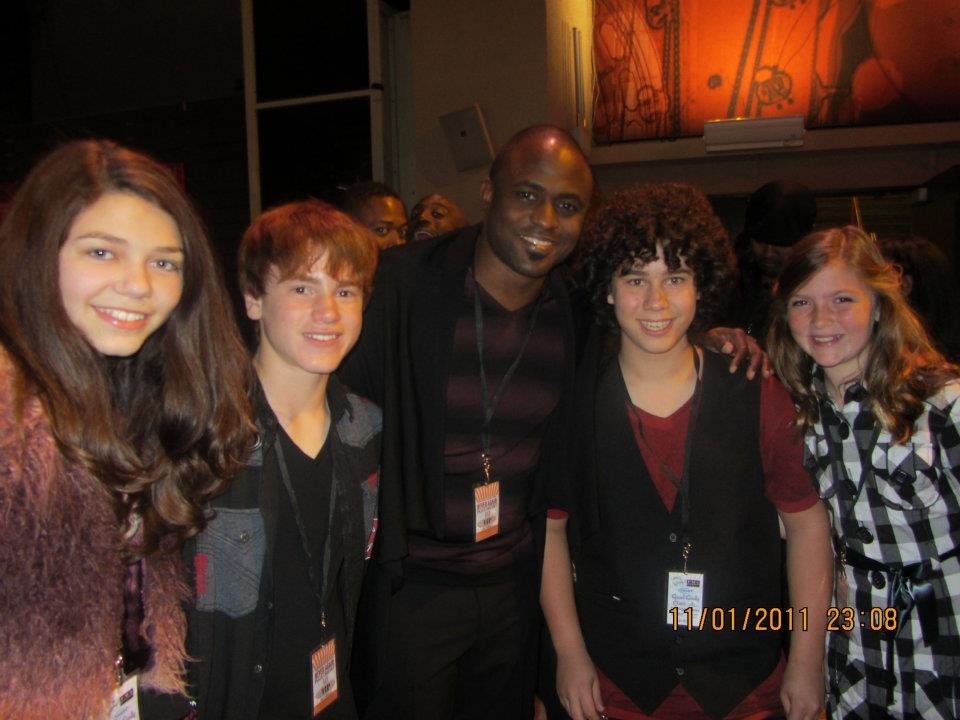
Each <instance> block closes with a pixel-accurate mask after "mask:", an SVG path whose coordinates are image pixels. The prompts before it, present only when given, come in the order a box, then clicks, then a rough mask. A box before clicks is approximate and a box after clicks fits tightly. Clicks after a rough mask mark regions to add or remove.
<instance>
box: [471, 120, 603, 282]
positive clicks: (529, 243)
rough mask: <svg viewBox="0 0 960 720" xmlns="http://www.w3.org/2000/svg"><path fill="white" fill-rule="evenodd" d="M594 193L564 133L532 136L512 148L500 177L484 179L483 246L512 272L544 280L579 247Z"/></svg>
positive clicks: (521, 278) (583, 163)
mask: <svg viewBox="0 0 960 720" xmlns="http://www.w3.org/2000/svg"><path fill="white" fill-rule="evenodd" d="M592 193H593V177H592V175H591V172H590V167H589V166H588V165H587V163H586V161H585V160H584V158H583V155H582V154H581V153H580V151H579V149H577V148H575V147H572V146H571V144H570V142H569V141H567V140H565V139H563V138H562V137H560V136H558V135H545V136H534V137H531V138H528V139H526V140H525V141H524V142H523V143H521V144H520V145H518V146H517V147H515V148H513V149H512V150H511V151H510V156H509V157H508V158H506V161H505V162H504V163H503V166H502V168H501V170H500V172H499V173H498V175H497V177H496V178H488V179H487V180H485V181H484V184H483V200H484V202H485V203H487V204H488V210H487V216H486V220H485V223H484V227H483V233H482V235H481V238H480V242H481V245H484V244H485V245H486V246H487V247H489V249H490V250H491V251H492V254H493V255H494V256H495V257H496V258H497V260H498V261H499V264H500V266H501V268H500V269H501V270H502V271H504V272H506V274H507V275H508V276H513V277H514V278H515V279H517V280H519V281H521V282H523V281H527V280H529V279H531V278H534V279H536V278H543V277H544V276H546V274H547V273H548V272H549V271H550V270H551V269H552V268H553V267H554V266H556V265H558V264H559V263H561V262H563V261H564V260H565V259H566V258H567V256H568V255H569V254H570V253H571V252H572V251H573V249H574V247H576V244H577V239H578V238H579V237H580V229H581V227H582V225H583V218H584V215H585V213H586V211H587V206H588V205H589V202H590V197H591V194H592Z"/></svg>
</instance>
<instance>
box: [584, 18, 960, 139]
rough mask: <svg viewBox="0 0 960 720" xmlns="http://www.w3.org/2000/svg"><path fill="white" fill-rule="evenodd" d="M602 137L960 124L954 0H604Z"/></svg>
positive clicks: (598, 53) (598, 129)
mask: <svg viewBox="0 0 960 720" xmlns="http://www.w3.org/2000/svg"><path fill="white" fill-rule="evenodd" d="M594 53H595V66H596V73H597V81H596V86H595V108H594V140H595V141H596V142H601V143H602V142H618V141H624V140H642V139H652V138H675V137H684V136H695V135H700V134H702V132H703V124H704V122H705V121H707V120H713V119H718V118H734V117H750V118H756V117H779V116H787V115H800V116H802V117H803V118H804V124H805V126H806V127H807V128H822V127H838V126H849V125H874V124H896V123H914V122H924V121H938V120H956V119H960V3H958V2H956V0H872V1H868V0H724V1H723V2H716V0H662V1H658V0H595V12H594Z"/></svg>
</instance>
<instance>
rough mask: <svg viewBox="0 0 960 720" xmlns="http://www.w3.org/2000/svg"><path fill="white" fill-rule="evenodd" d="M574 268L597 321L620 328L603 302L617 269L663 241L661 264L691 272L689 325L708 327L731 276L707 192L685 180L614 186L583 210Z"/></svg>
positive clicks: (653, 252)
mask: <svg viewBox="0 0 960 720" xmlns="http://www.w3.org/2000/svg"><path fill="white" fill-rule="evenodd" d="M580 246H581V252H580V254H579V255H578V262H577V265H578V268H577V269H578V271H579V275H580V279H581V284H582V287H583V289H584V291H585V292H586V294H587V296H588V298H589V300H590V304H591V305H592V307H593V310H594V317H595V318H596V321H597V323H598V324H599V325H600V326H601V327H603V328H605V329H607V330H609V331H611V332H613V333H619V331H620V327H619V325H618V324H617V318H616V316H615V314H614V310H613V307H612V306H611V305H610V304H609V303H608V302H607V295H608V294H609V293H610V283H611V281H612V280H613V277H614V276H615V275H623V274H625V273H626V272H627V271H628V270H629V269H630V268H631V267H632V266H633V264H634V263H635V262H637V261H639V262H641V263H648V262H652V261H653V260H655V259H656V257H657V248H658V247H662V248H663V256H664V260H665V262H666V263H667V267H668V268H669V269H670V270H672V271H675V270H677V269H679V267H680V263H681V261H685V262H686V264H687V267H688V268H690V270H691V271H692V272H693V276H694V282H695V283H696V287H697V292H698V293H699V299H698V300H697V311H696V315H695V316H694V319H693V322H692V323H691V325H690V332H692V333H694V334H695V335H696V334H697V333H701V332H703V331H705V330H707V329H709V328H710V327H711V326H712V325H713V323H714V321H715V319H716V318H717V317H719V316H720V315H721V314H722V313H723V311H724V310H725V309H726V306H727V303H728V301H729V297H730V293H731V291H732V290H733V288H734V285H735V282H736V278H737V265H736V258H735V256H734V254H733V246H732V245H731V243H730V237H729V235H728V234H727V231H726V230H725V229H724V227H723V225H722V224H721V222H720V220H719V219H718V218H717V216H716V214H715V213H714V211H713V207H712V206H711V205H710V201H709V200H708V199H707V197H706V195H704V194H703V193H702V192H700V191H699V190H697V189H696V188H695V187H693V186H691V185H685V184H682V183H662V184H649V185H637V186H635V187H633V188H629V189H627V190H621V191H620V192H617V193H614V194H613V195H612V196H611V197H609V198H608V199H606V200H603V201H601V202H600V203H599V204H598V205H597V206H596V207H594V208H593V210H592V211H591V212H590V214H589V215H588V217H587V219H586V221H585V222H584V228H583V232H582V234H581V236H580Z"/></svg>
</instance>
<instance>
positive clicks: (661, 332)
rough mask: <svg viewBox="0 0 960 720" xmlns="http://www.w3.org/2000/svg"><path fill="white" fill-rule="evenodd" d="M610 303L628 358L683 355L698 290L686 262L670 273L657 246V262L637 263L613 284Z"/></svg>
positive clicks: (617, 276)
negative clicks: (639, 355) (633, 356)
mask: <svg viewBox="0 0 960 720" xmlns="http://www.w3.org/2000/svg"><path fill="white" fill-rule="evenodd" d="M607 302H608V303H610V304H611V305H613V310H614V315H615V316H616V319H617V324H618V325H619V326H620V348H621V352H622V353H626V354H628V355H636V354H638V353H639V354H641V355H657V356H665V355H670V354H677V355H678V354H680V353H682V352H683V351H684V350H685V349H686V348H687V347H689V342H688V340H687V330H689V329H690V324H691V323H692V322H693V318H694V316H695V315H696V312H697V288H696V283H695V282H694V277H693V272H692V271H691V270H690V268H688V267H687V264H686V263H685V262H681V264H680V267H679V268H677V269H676V270H670V268H669V267H667V264H666V262H664V259H663V249H662V248H661V247H659V246H658V247H657V258H656V260H654V261H652V262H649V263H646V264H643V263H640V262H637V263H635V264H634V265H633V266H632V267H631V268H630V269H628V270H627V272H626V273H624V274H619V273H618V274H616V275H614V277H613V278H612V280H611V281H610V294H609V295H608V296H607Z"/></svg>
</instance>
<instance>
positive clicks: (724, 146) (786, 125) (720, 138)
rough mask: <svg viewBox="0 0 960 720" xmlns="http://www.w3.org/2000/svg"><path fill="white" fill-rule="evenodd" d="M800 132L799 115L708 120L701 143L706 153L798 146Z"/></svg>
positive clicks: (800, 141)
mask: <svg viewBox="0 0 960 720" xmlns="http://www.w3.org/2000/svg"><path fill="white" fill-rule="evenodd" d="M803 132H804V129H803V117H802V116H801V115H789V116H787V117H768V118H735V119H732V120H708V121H707V122H705V123H704V125H703V144H704V147H705V149H706V151H707V152H731V151H736V150H762V149H764V148H784V147H798V146H800V145H803Z"/></svg>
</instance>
